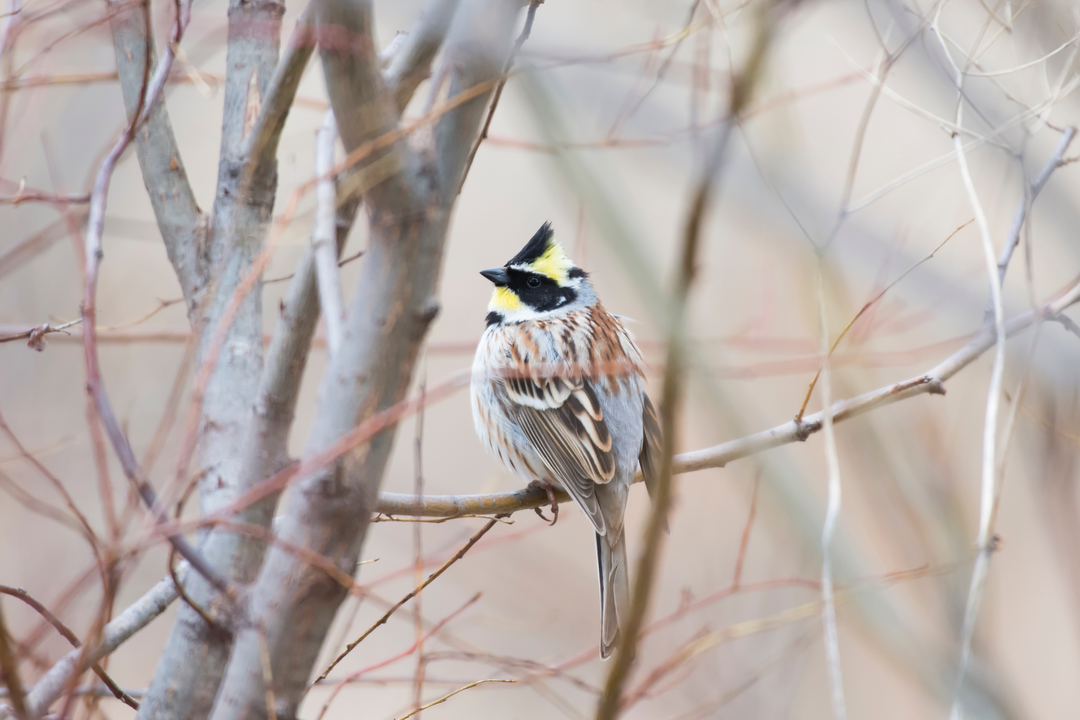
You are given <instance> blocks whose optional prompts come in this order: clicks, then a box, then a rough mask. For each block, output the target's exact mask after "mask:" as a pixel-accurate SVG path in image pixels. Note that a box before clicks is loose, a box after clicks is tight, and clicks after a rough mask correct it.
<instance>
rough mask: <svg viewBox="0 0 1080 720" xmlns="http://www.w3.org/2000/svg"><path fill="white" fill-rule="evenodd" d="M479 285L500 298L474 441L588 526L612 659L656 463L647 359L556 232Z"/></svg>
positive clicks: (479, 357)
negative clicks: (640, 501) (635, 534)
mask: <svg viewBox="0 0 1080 720" xmlns="http://www.w3.org/2000/svg"><path fill="white" fill-rule="evenodd" d="M480 274H481V275H483V276H484V277H485V278H487V279H488V280H490V281H491V282H492V283H494V284H495V291H494V293H493V294H492V296H491V303H490V304H489V305H488V314H487V329H486V330H485V331H484V335H483V337H482V338H481V340H480V346H479V347H478V348H477V350H476V359H475V361H474V364H473V375H472V387H471V390H472V412H473V421H474V423H475V424H476V431H477V433H478V434H479V435H480V439H481V440H482V441H483V442H484V444H485V445H486V446H487V449H488V451H489V452H491V454H492V455H494V456H495V457H497V458H498V459H499V460H500V461H501V462H502V464H503V465H504V466H505V467H506V468H507V469H508V470H510V471H511V472H512V473H514V474H515V475H517V476H518V477H520V478H522V479H523V480H527V481H529V482H530V484H534V483H538V484H540V485H541V486H542V487H544V488H545V489H546V490H547V491H548V494H549V496H550V497H551V499H552V503H553V507H552V512H553V513H557V511H558V507H557V505H555V503H554V500H555V496H554V494H553V493H552V492H551V488H552V487H553V486H557V487H561V488H563V489H564V490H565V491H566V492H567V493H568V494H569V495H570V497H572V498H573V499H574V501H575V502H576V503H577V505H578V506H579V507H580V508H581V509H582V510H583V511H584V512H585V516H586V517H588V518H589V522H591V523H592V526H593V529H594V530H595V531H596V556H597V563H598V565H599V570H600V627H601V630H600V656H601V657H604V658H606V657H608V655H610V654H611V651H612V650H613V649H614V647H615V645H616V642H617V641H618V635H619V623H620V618H622V619H623V620H625V618H626V617H627V612H628V611H629V609H630V603H629V596H630V593H629V582H628V579H627V571H628V567H627V565H628V561H627V557H626V539H625V534H624V532H623V513H624V511H625V509H626V498H627V495H628V494H629V492H630V484H631V483H632V482H633V480H634V475H635V474H636V473H637V470H638V467H639V466H640V467H641V469H642V472H643V474H644V476H645V481H646V485H647V486H650V485H651V482H650V481H651V480H653V478H654V477H655V476H656V470H655V468H654V466H653V464H654V463H655V462H656V461H657V459H658V458H659V456H660V425H659V422H658V421H657V417H656V411H655V410H654V409H653V405H652V403H651V402H650V401H649V398H648V396H647V395H646V394H645V391H644V388H643V381H644V373H643V369H642V360H641V353H640V351H639V350H638V348H637V346H636V345H635V344H634V339H633V337H632V336H631V335H630V333H629V332H628V331H627V330H626V328H625V327H623V324H622V323H621V322H620V321H619V318H618V317H616V316H614V315H612V314H611V313H609V312H608V311H607V310H605V309H604V306H603V305H601V304H600V300H599V299H598V298H597V297H596V291H595V290H594V289H593V287H592V284H591V283H590V282H589V277H588V275H587V274H586V272H585V271H584V270H582V269H581V268H578V267H575V266H574V263H573V262H572V261H571V260H570V258H569V257H567V255H566V253H565V252H564V251H563V249H562V246H560V245H559V244H558V243H557V242H555V239H554V236H553V232H552V230H551V224H550V223H544V225H543V226H542V227H541V228H540V230H539V231H537V233H536V234H535V235H533V237H532V239H531V240H529V242H528V243H527V244H526V245H525V247H524V248H522V250H521V252H519V253H518V254H517V255H515V256H514V257H513V258H512V259H511V260H510V261H509V262H508V263H506V265H504V266H503V267H501V268H495V269H493V270H484V271H482V272H481V273H480ZM650 489H651V487H650Z"/></svg>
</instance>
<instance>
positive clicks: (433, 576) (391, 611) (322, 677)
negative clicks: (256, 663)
mask: <svg viewBox="0 0 1080 720" xmlns="http://www.w3.org/2000/svg"><path fill="white" fill-rule="evenodd" d="M496 523H498V520H490V521H489V522H488V523H487V524H486V525H484V527H482V528H480V531H479V532H477V533H476V534H475V535H473V536H472V537H471V538H470V539H469V542H467V543H465V545H464V547H462V548H461V550H458V552H457V554H456V555H454V557H452V558H450V559H449V560H447V561H446V562H445V563H443V566H442V567H440V568H439V569H438V570H436V571H435V572H433V573H431V575H428V579H427V580H425V581H424V582H422V583H420V584H419V585H417V586H416V588H414V589H413V590H412V592H410V593H409V594H408V595H406V596H405V597H403V598H401V600H399V601H398V602H397V603H395V604H394V606H393V607H391V608H390V609H389V610H387V611H386V613H385V614H383V616H382V617H381V618H379V619H378V620H377V621H376V622H375V624H374V625H372V626H371V627H369V628H368V629H367V630H365V631H364V633H363V634H362V635H361V636H360V637H358V638H357V639H356V640H354V641H352V642H351V643H349V644H348V645H346V646H345V651H344V652H342V653H341V654H340V655H338V656H337V657H336V658H335V659H334V661H333V662H332V663H330V665H329V666H328V667H327V668H326V670H324V671H323V673H322V675H320V676H319V677H318V678H316V679H315V682H316V683H318V682H321V681H323V680H325V679H326V676H327V675H329V674H330V671H331V670H333V669H334V667H335V666H336V665H337V664H338V663H339V662H341V661H342V660H344V659H345V656H346V655H348V654H349V653H351V652H352V651H353V648H355V647H356V646H357V645H359V644H360V643H361V642H363V641H364V640H365V639H367V637H368V636H369V635H371V633H373V632H375V630H376V629H377V628H378V627H379V626H380V625H383V624H384V623H386V621H387V620H389V619H390V616H391V615H393V614H394V613H395V612H397V610H398V608H400V607H401V606H402V605H404V604H405V603H407V602H409V600H411V599H412V598H414V597H416V596H417V595H419V594H420V593H421V592H422V591H423V590H424V588H426V587H427V586H428V585H430V584H431V583H433V582H435V580H437V579H438V577H439V576H440V575H442V574H443V573H444V572H446V571H447V569H448V568H449V567H450V566H451V565H453V564H454V563H456V562H457V561H458V560H460V559H461V558H463V557H465V553H467V552H469V550H471V549H472V547H473V545H475V544H476V543H478V542H479V541H480V538H482V537H484V535H486V534H487V532H488V531H489V530H491V528H493V527H495V525H496ZM312 684H314V683H312ZM308 687H310V686H308Z"/></svg>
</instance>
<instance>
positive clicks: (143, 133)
mask: <svg viewBox="0 0 1080 720" xmlns="http://www.w3.org/2000/svg"><path fill="white" fill-rule="evenodd" d="M109 7H110V9H115V13H114V14H113V15H112V20H111V27H112V36H113V47H114V49H115V50H116V68H117V71H118V74H119V79H120V90H121V92H122V94H123V97H124V109H125V111H126V113H127V117H128V120H129V121H130V120H131V119H132V115H133V114H134V113H135V110H136V107H137V106H138V104H139V94H140V92H141V90H142V84H143V77H144V70H145V67H146V62H145V61H146V46H147V43H149V44H150V45H151V49H150V58H151V62H153V58H154V51H153V47H152V46H153V39H152V38H148V37H147V36H146V25H147V23H146V13H147V12H148V9H147V8H148V6H147V5H142V4H133V3H125V2H123V0H110V1H109ZM135 143H136V145H135V149H136V154H137V156H138V159H139V168H140V169H141V170H142V177H143V183H144V184H145V185H146V192H147V194H149V196H150V204H151V205H152V206H153V208H154V216H155V218H156V219H157V225H158V228H159V229H160V231H161V237H162V239H163V240H164V242H165V250H166V252H167V253H168V255H169V262H171V263H172V266H173V269H174V270H175V271H176V275H177V277H178V279H179V280H180V287H181V288H182V290H183V293H184V300H185V303H186V305H187V308H188V316H189V317H194V315H193V313H194V311H195V294H196V292H197V290H198V288H199V287H200V285H201V282H200V279H199V275H198V270H197V262H196V261H197V253H198V251H197V248H198V247H199V246H200V244H201V243H202V241H203V239H204V235H205V229H206V228H205V226H204V221H203V215H202V212H201V211H200V210H199V206H198V203H196V202H195V195H194V193H193V192H192V190H191V185H190V183H189V182H188V178H187V173H185V172H184V162H183V160H182V159H181V157H180V149H179V147H177V144H176V136H175V135H174V133H173V129H172V123H171V122H170V121H169V112H168V110H167V109H166V108H165V97H164V94H162V95H160V96H159V97H158V99H157V101H156V102H155V103H154V104H153V106H152V107H151V108H150V113H149V115H148V116H147V120H146V122H145V123H144V124H143V126H142V128H141V129H140V130H139V131H138V133H136V135H135Z"/></svg>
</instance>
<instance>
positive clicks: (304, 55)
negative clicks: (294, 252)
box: [240, 3, 315, 187]
mask: <svg viewBox="0 0 1080 720" xmlns="http://www.w3.org/2000/svg"><path fill="white" fill-rule="evenodd" d="M314 15H315V9H314V6H313V3H308V5H307V6H306V7H305V8H304V10H303V11H302V12H301V13H300V17H298V18H297V19H296V27H295V28H294V29H293V33H292V36H291V37H290V38H289V42H288V44H287V45H286V46H285V52H284V53H283V54H282V56H281V60H279V61H278V63H277V66H276V67H275V68H274V74H273V76H272V77H271V78H270V82H269V83H268V85H267V87H266V94H265V97H264V98H263V100H262V102H261V103H260V105H259V107H258V108H255V110H257V113H258V114H257V115H256V116H255V122H254V124H252V126H251V128H250V131H249V132H248V134H247V136H246V137H245V138H244V144H243V148H242V150H241V156H242V157H243V158H244V160H245V165H244V170H243V172H242V176H243V177H242V179H241V183H240V185H241V187H247V186H248V185H249V183H250V182H251V176H252V175H253V174H254V173H255V171H256V169H257V168H258V167H259V165H260V164H261V163H263V162H264V161H273V159H274V158H275V157H276V156H277V149H278V143H279V141H280V140H281V131H282V130H283V129H284V128H285V121H286V120H287V119H288V117H289V110H290V109H291V108H292V105H293V100H295V99H296V90H297V88H299V87H300V79H301V78H302V77H303V75H304V69H305V68H306V67H307V64H308V60H310V59H311V55H312V54H313V53H314V52H315V30H314V28H312V27H311V24H312V22H313V20H314Z"/></svg>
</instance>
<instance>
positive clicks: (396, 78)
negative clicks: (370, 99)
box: [384, 0, 460, 111]
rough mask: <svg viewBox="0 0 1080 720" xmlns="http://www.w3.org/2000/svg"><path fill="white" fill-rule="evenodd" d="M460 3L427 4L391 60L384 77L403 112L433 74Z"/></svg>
mask: <svg viewBox="0 0 1080 720" xmlns="http://www.w3.org/2000/svg"><path fill="white" fill-rule="evenodd" d="M459 2H460V0H427V2H426V3H425V4H424V7H423V8H422V9H421V10H420V17H419V18H418V19H417V21H416V23H415V24H414V25H413V27H412V29H411V30H409V32H408V34H406V35H405V39H404V41H403V42H402V44H401V47H399V48H398V49H397V50H396V51H395V52H394V55H393V57H392V58H391V59H390V65H389V66H388V67H387V68H386V72H385V73H384V75H385V78H386V85H387V87H389V88H390V90H391V91H392V92H393V94H394V104H395V105H397V109H398V110H399V111H402V110H404V109H405V106H406V105H408V104H409V100H411V99H412V96H413V93H414V92H416V88H418V87H419V86H420V83H422V82H423V81H424V80H425V79H427V77H428V75H430V74H431V63H432V61H433V60H434V59H435V56H436V55H437V54H438V52H439V48H440V47H442V43H443V40H444V39H445V38H446V33H447V31H448V30H449V29H450V24H451V22H453V19H454V13H456V12H457V8H458V4H459Z"/></svg>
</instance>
